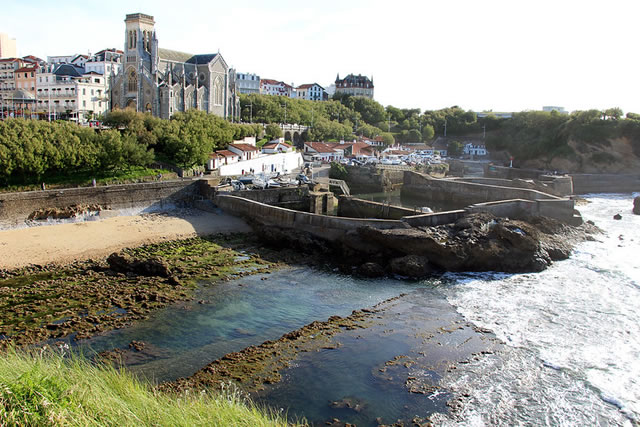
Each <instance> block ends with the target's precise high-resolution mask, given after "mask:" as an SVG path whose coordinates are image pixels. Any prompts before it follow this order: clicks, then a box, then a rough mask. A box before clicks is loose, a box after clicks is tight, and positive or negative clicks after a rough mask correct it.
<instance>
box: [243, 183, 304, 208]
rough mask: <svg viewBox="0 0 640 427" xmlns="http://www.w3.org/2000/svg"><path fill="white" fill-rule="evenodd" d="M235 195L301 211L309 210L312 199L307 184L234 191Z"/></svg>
mask: <svg viewBox="0 0 640 427" xmlns="http://www.w3.org/2000/svg"><path fill="white" fill-rule="evenodd" d="M233 195H234V196H238V197H244V198H245V199H249V200H254V201H256V202H260V203H265V204H267V205H271V206H278V207H281V208H289V209H294V210H300V211H308V210H309V203H310V201H311V198H310V196H309V187H308V186H306V185H302V186H298V187H284V188H267V189H265V190H260V191H256V190H244V191H234V192H233Z"/></svg>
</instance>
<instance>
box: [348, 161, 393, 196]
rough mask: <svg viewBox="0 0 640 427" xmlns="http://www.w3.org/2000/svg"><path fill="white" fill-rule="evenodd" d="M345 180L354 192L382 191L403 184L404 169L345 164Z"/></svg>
mask: <svg viewBox="0 0 640 427" xmlns="http://www.w3.org/2000/svg"><path fill="white" fill-rule="evenodd" d="M345 168H346V170H347V172H348V176H347V179H346V180H345V181H346V183H347V185H348V186H349V188H350V189H351V192H352V193H382V192H383V191H391V190H393V189H395V188H398V187H400V186H402V183H403V182H404V170H396V169H381V168H377V167H375V166H345Z"/></svg>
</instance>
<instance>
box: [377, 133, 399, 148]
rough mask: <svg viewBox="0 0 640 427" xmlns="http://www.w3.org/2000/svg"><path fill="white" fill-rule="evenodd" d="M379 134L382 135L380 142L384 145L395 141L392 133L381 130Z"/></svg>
mask: <svg viewBox="0 0 640 427" xmlns="http://www.w3.org/2000/svg"><path fill="white" fill-rule="evenodd" d="M380 136H381V137H382V142H384V144H385V145H393V144H395V142H396V140H395V138H394V137H393V134H391V133H390V132H382V134H381V135H380Z"/></svg>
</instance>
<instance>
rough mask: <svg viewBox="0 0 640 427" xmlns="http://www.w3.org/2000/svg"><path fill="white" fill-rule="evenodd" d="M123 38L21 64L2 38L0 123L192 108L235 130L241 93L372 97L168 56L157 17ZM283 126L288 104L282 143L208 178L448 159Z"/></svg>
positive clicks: (220, 161)
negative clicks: (305, 135)
mask: <svg viewBox="0 0 640 427" xmlns="http://www.w3.org/2000/svg"><path fill="white" fill-rule="evenodd" d="M125 34H126V39H125V40H123V41H122V48H121V49H120V48H112V47H110V48H105V49H102V50H99V51H97V52H96V53H88V54H81V53H75V54H62V55H61V54H57V52H56V54H54V55H51V56H47V58H46V60H45V59H42V58H38V57H35V56H33V55H28V56H24V57H17V56H16V53H17V49H16V46H17V43H18V41H17V40H16V39H11V38H10V37H9V36H8V35H7V34H0V118H1V119H4V118H25V119H34V120H45V121H50V122H51V121H58V120H64V121H70V122H75V123H77V124H78V125H81V126H88V127H102V120H103V119H104V117H105V116H106V115H107V114H108V113H109V112H111V111H118V110H122V109H130V110H134V111H136V112H139V113H148V114H151V115H152V116H154V117H158V118H161V119H170V118H171V117H173V116H174V115H175V114H176V113H178V112H186V111H189V110H193V109H195V110H200V111H204V112H207V113H210V114H214V115H216V116H218V117H221V118H223V119H225V120H228V121H230V122H236V123H237V122H242V121H243V120H242V117H241V108H240V95H241V94H244V95H252V94H257V95H268V96H277V97H286V98H290V99H301V100H308V101H316V102H324V101H328V100H329V99H330V98H331V97H334V96H336V95H338V96H340V95H347V96H354V97H364V98H367V99H371V100H373V98H374V83H373V78H369V77H367V76H364V75H361V74H357V75H356V74H348V75H346V76H343V77H341V76H340V74H337V75H336V78H335V81H334V82H333V83H331V84H330V85H327V86H322V85H320V84H318V83H316V82H313V83H303V84H298V85H296V84H294V83H291V84H289V83H286V82H284V81H281V80H278V79H272V78H264V77H261V76H260V75H258V74H257V73H254V72H244V71H239V70H236V69H234V68H231V67H230V66H229V65H228V61H227V60H226V59H225V57H223V56H222V54H221V53H220V52H217V53H205V54H196V55H193V54H190V53H185V52H181V51H175V50H170V49H165V48H163V47H161V46H162V45H161V43H160V41H159V40H160V38H159V36H158V34H157V33H156V30H155V20H154V17H153V16H151V15H146V14H142V13H134V14H128V15H126V18H125ZM301 78H304V76H301ZM250 107H251V105H250ZM249 112H250V115H251V113H252V111H251V110H250V111H249ZM338 114H339V113H338ZM338 118H339V117H338ZM249 121H252V120H251V117H250V119H249ZM286 121H287V120H286V106H285V120H284V122H283V123H281V124H280V127H281V128H282V130H283V137H279V138H274V139H272V140H269V141H266V142H267V143H266V144H265V143H264V142H263V143H259V141H257V140H256V138H244V139H243V140H238V141H235V142H234V143H232V144H230V145H229V146H228V147H226V148H224V149H221V150H216V151H215V152H212V153H211V155H210V158H209V160H208V161H207V163H206V165H204V166H205V170H207V171H214V170H215V171H217V172H219V173H221V175H222V176H226V175H244V174H246V173H249V172H250V171H251V172H255V171H261V172H267V171H268V172H274V173H275V172H280V173H285V172H288V171H291V170H293V169H295V168H299V167H300V166H301V164H302V162H303V161H304V162H320V163H322V162H325V163H330V162H333V161H336V162H340V161H342V162H343V163H345V164H347V163H351V164H364V163H369V164H372V163H375V164H378V163H379V164H389V165H415V164H420V163H429V162H434V163H438V162H440V159H441V157H445V156H446V155H447V142H446V139H445V140H444V141H439V140H438V139H436V140H435V141H434V142H433V144H431V145H428V144H425V143H423V142H422V141H421V138H418V139H417V140H416V141H413V142H412V143H409V144H400V143H398V144H389V142H388V141H386V142H385V141H384V140H383V138H382V137H381V136H380V135H376V136H372V137H364V136H363V135H360V137H358V136H357V135H355V136H354V139H352V140H345V139H344V138H341V139H340V140H339V141H335V140H334V142H328V141H317V142H315V141H313V142H312V141H309V142H306V141H305V142H304V143H303V141H302V140H301V138H300V136H301V135H302V131H308V130H309V127H308V126H307V127H304V129H299V130H300V131H299V132H287V131H288V130H292V128H293V127H296V126H297V127H298V128H302V126H300V125H290V124H287V123H286ZM265 126H266V125H265ZM464 144H465V145H464V152H463V153H458V154H464V155H469V156H476V157H477V156H481V157H484V156H486V155H487V152H486V148H485V147H484V143H483V141H482V140H477V139H471V140H469V141H465V143H464ZM280 157H282V158H283V159H287V160H282V159H280Z"/></svg>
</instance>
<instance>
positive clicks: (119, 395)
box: [0, 349, 287, 426]
mask: <svg viewBox="0 0 640 427" xmlns="http://www.w3.org/2000/svg"><path fill="white" fill-rule="evenodd" d="M0 425H2V426H5V425H6V426H11V425H20V426H139V425H154V426H169V425H170V426H200V425H206V426H271V425H273V426H279V425H283V426H284V425H287V423H286V420H284V419H283V418H282V417H281V416H278V415H277V414H275V413H273V412H270V411H268V410H265V409H261V408H258V407H257V406H256V405H254V404H253V403H251V402H250V401H249V400H247V399H245V398H243V397H242V396H241V395H240V394H239V393H238V392H235V391H228V390H227V391H223V392H222V393H216V394H214V393H208V392H205V393H202V392H200V393H187V394H181V395H175V394H166V393H163V392H159V391H156V390H154V389H152V388H151V387H150V386H149V385H148V384H146V383H143V382H141V381H139V380H137V379H136V378H134V377H133V376H132V375H131V374H129V373H127V372H126V371H122V370H120V371H119V370H116V369H114V368H113V367H110V366H106V365H97V366H96V365H92V364H90V363H89V362H88V361H86V360H84V359H82V358H81V357H78V356H74V357H63V354H62V353H61V352H60V351H58V350H55V351H52V350H44V351H42V350H41V351H32V352H30V353H27V352H22V351H16V350H15V349H10V350H8V351H7V352H5V353H2V354H0Z"/></svg>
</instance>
